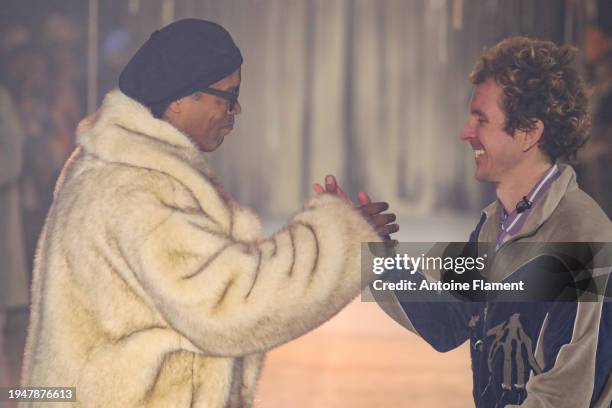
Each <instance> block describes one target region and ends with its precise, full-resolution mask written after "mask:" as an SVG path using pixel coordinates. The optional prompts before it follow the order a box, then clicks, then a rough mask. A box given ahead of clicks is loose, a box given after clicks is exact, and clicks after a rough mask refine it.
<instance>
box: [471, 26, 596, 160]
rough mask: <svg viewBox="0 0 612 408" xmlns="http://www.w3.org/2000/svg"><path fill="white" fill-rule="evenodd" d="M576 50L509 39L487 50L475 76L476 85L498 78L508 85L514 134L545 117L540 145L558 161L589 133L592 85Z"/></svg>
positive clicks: (506, 101)
mask: <svg viewBox="0 0 612 408" xmlns="http://www.w3.org/2000/svg"><path fill="white" fill-rule="evenodd" d="M575 54H576V51H575V49H574V48H572V47H569V46H557V45H556V44H554V43H552V42H550V41H543V40H536V39H531V38H526V37H513V38H508V39H505V40H503V41H501V42H499V43H498V44H497V45H495V46H493V47H491V48H489V49H487V50H485V51H484V53H483V54H482V56H481V57H480V60H479V61H478V62H477V63H476V65H475V66H474V69H473V70H472V72H471V74H470V77H469V78H470V81H472V83H473V84H474V85H478V84H480V83H482V82H484V81H486V80H487V79H488V78H491V77H492V78H494V79H495V81H496V82H497V84H498V85H499V86H500V87H501V88H502V91H503V97H502V101H501V104H502V108H503V110H504V112H505V114H506V125H505V131H506V132H508V133H509V134H511V135H514V132H515V131H516V130H521V131H529V130H533V129H534V126H535V124H536V122H537V121H538V120H541V121H542V123H543V124H544V132H543V134H542V137H541V138H540V142H539V146H540V149H542V151H543V152H544V153H546V154H547V155H548V156H549V157H550V158H551V160H552V161H553V162H554V161H556V160H557V159H558V158H561V159H568V160H569V159H573V158H574V157H575V155H576V152H577V150H578V149H579V148H580V147H581V146H582V145H584V143H585V142H586V141H587V138H588V132H589V128H590V113H589V106H588V95H587V87H586V85H585V84H584V82H583V80H582V79H581V78H580V75H579V74H578V72H577V71H576V69H575V68H573V67H572V63H573V60H574V56H575Z"/></svg>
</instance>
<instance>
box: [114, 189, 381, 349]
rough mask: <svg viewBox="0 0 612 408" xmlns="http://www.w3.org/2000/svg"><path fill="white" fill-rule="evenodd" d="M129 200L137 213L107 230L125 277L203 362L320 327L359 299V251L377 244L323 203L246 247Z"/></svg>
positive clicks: (358, 224)
mask: <svg viewBox="0 0 612 408" xmlns="http://www.w3.org/2000/svg"><path fill="white" fill-rule="evenodd" d="M129 199H130V200H133V202H134V203H137V206H136V205H135V206H133V207H130V209H129V211H131V212H132V213H131V214H125V213H124V214H123V215H122V216H121V218H122V219H123V221H122V220H120V221H117V222H116V224H114V229H115V233H114V235H115V239H116V240H117V241H118V244H119V247H120V250H121V252H122V254H123V255H124V257H125V258H126V259H125V260H126V263H127V264H128V265H129V266H130V268H129V273H133V274H134V275H135V277H136V279H137V281H138V282H139V284H140V285H141V286H142V288H143V289H144V292H145V293H146V294H147V296H149V297H150V301H151V302H152V303H153V304H154V305H155V307H156V308H157V310H158V311H159V312H160V313H161V315H162V316H163V317H164V318H165V319H166V320H167V322H168V323H169V324H170V325H171V326H172V327H173V328H174V329H175V330H177V331H178V332H180V333H181V334H183V335H184V336H185V337H186V338H188V339H189V340H190V341H191V342H192V343H193V344H195V345H196V346H197V347H198V348H200V349H201V350H202V351H203V352H204V353H207V354H211V355H218V356H234V355H246V354H250V353H254V352H258V351H262V350H267V349H270V348H272V347H275V346H278V345H279V344H282V343H284V342H287V341H289V340H291V339H294V338H296V337H298V336H300V335H302V334H304V333H306V332H307V331H309V330H311V329H313V328H315V327H317V326H318V325H320V324H322V323H323V322H325V321H326V320H328V319H329V318H330V317H332V316H333V315H334V314H336V313H337V312H338V311H339V310H340V309H341V308H342V307H344V306H345V305H346V304H347V303H348V302H349V301H350V300H351V299H353V298H354V297H355V296H356V295H357V294H358V292H359V290H360V286H361V279H360V243H361V242H362V241H374V240H377V239H378V236H377V234H376V232H375V231H374V229H373V228H372V226H370V224H369V223H368V222H367V221H366V220H365V219H364V218H363V216H362V215H361V214H360V213H359V211H357V210H355V209H354V208H353V207H352V205H351V204H350V203H348V202H347V201H345V200H343V199H340V198H337V197H334V196H333V195H331V194H323V195H320V196H318V197H315V198H314V199H313V200H311V201H310V202H309V203H308V204H307V205H306V207H305V210H304V211H302V212H300V213H298V214H297V215H296V216H295V217H294V218H293V219H292V220H291V221H290V222H289V223H288V224H287V225H286V226H285V227H284V228H283V229H282V230H281V231H279V232H278V233H276V234H275V235H274V236H273V237H271V238H270V239H268V240H265V241H258V242H251V243H248V242H239V241H236V240H235V239H234V238H233V237H232V236H231V235H229V234H227V233H224V232H223V231H221V230H220V229H219V228H216V227H215V223H214V221H213V220H212V219H211V218H209V217H207V216H206V215H205V214H204V213H203V212H200V211H187V210H181V209H177V208H175V207H172V206H168V205H167V204H165V203H163V202H161V201H159V199H158V198H157V197H156V196H155V195H153V194H149V193H148V192H142V193H138V192H131V193H130V198H129ZM125 220H129V222H125ZM134 228H138V229H140V231H139V232H140V238H139V239H135V238H134ZM128 237H129V238H128Z"/></svg>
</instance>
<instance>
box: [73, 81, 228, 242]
mask: <svg viewBox="0 0 612 408" xmlns="http://www.w3.org/2000/svg"><path fill="white" fill-rule="evenodd" d="M77 144H78V145H79V146H80V148H81V149H82V150H84V151H85V152H86V153H89V154H92V155H94V156H96V157H99V158H100V159H102V160H105V161H107V162H112V163H121V164H126V165H129V166H133V167H140V168H144V169H151V170H156V171H160V172H162V173H164V174H168V175H170V176H172V177H174V178H175V179H177V180H178V181H180V182H181V183H182V184H184V185H185V186H186V187H187V188H188V189H189V190H190V191H191V193H192V194H193V196H194V197H195V198H196V200H198V201H199V203H200V205H201V206H202V207H203V206H204V205H205V206H206V212H207V213H208V214H209V215H210V216H211V217H212V218H213V219H214V220H215V221H216V222H217V223H218V224H219V225H220V226H221V227H222V228H223V229H225V230H231V228H232V226H231V222H232V221H231V220H232V214H231V211H232V210H231V206H230V205H228V203H227V200H226V199H225V198H224V197H223V195H222V193H221V191H220V189H219V188H218V187H217V185H218V183H217V182H216V177H215V175H214V174H213V173H212V171H211V170H210V169H209V167H208V165H207V164H206V161H205V159H204V155H203V153H202V152H201V151H200V150H198V148H197V146H196V144H195V143H194V142H193V141H192V140H191V139H190V138H189V137H188V136H187V135H185V134H184V133H182V132H180V131H179V130H178V129H176V128H175V127H174V126H172V125H171V124H170V123H168V122H166V121H163V120H160V119H156V118H154V117H153V115H152V114H151V112H150V111H149V109H147V108H146V107H145V106H143V105H141V104H140V103H138V102H136V101H135V100H133V99H131V98H129V97H128V96H126V95H124V94H123V93H122V92H121V91H119V90H114V91H111V92H110V93H108V94H107V95H106V97H105V98H104V102H103V104H102V107H101V108H100V109H99V110H98V112H96V113H95V114H93V115H91V116H90V117H88V118H86V119H84V120H83V121H82V122H81V123H80V124H79V127H78V128H77Z"/></svg>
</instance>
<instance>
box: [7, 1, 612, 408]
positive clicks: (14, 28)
mask: <svg viewBox="0 0 612 408" xmlns="http://www.w3.org/2000/svg"><path fill="white" fill-rule="evenodd" d="M611 9H612V1H610V0H514V1H503V0H216V1H213V0H146V1H145V0H2V2H1V4H0V329H1V328H3V330H2V331H4V333H5V336H4V337H3V336H0V346H1V347H0V350H3V352H0V386H2V385H9V384H10V385H17V384H18V382H19V370H20V361H21V353H22V349H23V342H24V337H25V330H26V327H27V318H28V310H27V305H28V297H27V286H28V285H29V280H30V278H31V268H32V260H33V258H34V251H35V246H36V241H37V239H38V235H39V234H40V230H41V228H42V225H43V223H44V219H45V216H46V212H47V210H48V208H49V206H50V204H51V202H52V191H53V186H54V183H55V179H56V177H57V175H58V173H59V171H60V170H61V167H62V165H63V162H64V160H65V159H66V158H67V156H68V155H69V154H70V152H71V150H72V149H73V147H74V142H75V136H74V130H75V127H76V125H77V123H78V122H79V120H80V119H81V118H83V117H84V115H86V114H87V113H88V112H92V111H94V110H95V109H96V108H97V107H98V106H99V104H100V103H101V101H102V99H103V97H104V95H105V93H107V92H108V91H109V90H111V89H113V88H114V87H115V86H116V83H117V77H118V74H119V72H120V71H121V69H122V68H123V66H124V65H125V63H126V62H127V61H128V60H129V58H130V57H131V56H132V54H133V53H134V52H135V51H136V49H138V47H139V46H140V45H141V44H142V43H143V42H144V41H145V40H146V39H147V38H148V36H149V35H150V33H151V32H152V31H153V30H155V29H157V28H159V27H161V26H163V25H165V24H167V23H169V22H171V21H173V20H176V19H179V18H185V17H198V18H205V19H208V20H212V21H215V22H217V23H220V24H221V25H223V26H224V27H225V28H227V29H228V30H229V31H230V33H231V34H232V36H233V38H234V40H235V41H236V43H237V44H238V45H239V47H240V48H241V51H242V53H243V56H244V60H245V62H244V65H243V68H242V78H243V83H242V86H241V94H240V102H241V105H242V108H243V110H242V114H241V115H240V117H239V119H238V121H237V126H236V127H235V130H234V132H233V133H232V134H231V135H230V136H229V137H228V138H226V141H225V143H224V144H223V146H222V147H221V148H220V149H219V150H218V151H216V152H214V153H212V154H210V161H211V163H212V165H213V168H214V169H216V171H217V172H218V174H219V177H220V179H221V181H222V182H223V184H224V185H225V186H226V188H227V190H228V191H230V192H231V193H232V194H233V195H234V196H235V197H236V198H237V199H238V201H240V202H242V203H244V204H246V205H249V206H252V207H253V208H254V209H256V210H257V212H258V213H259V214H261V216H262V217H263V220H264V223H265V226H266V231H268V232H269V233H272V232H273V231H274V230H275V229H277V228H278V227H280V226H281V225H282V224H283V223H284V222H285V220H286V219H287V218H288V217H289V216H290V214H291V213H293V212H295V211H296V210H298V209H299V208H300V206H301V205H302V204H303V203H304V201H306V200H307V199H308V198H309V197H310V196H311V188H310V186H311V184H312V182H314V181H321V180H322V178H323V177H324V175H325V174H329V173H331V174H335V175H336V176H337V177H338V180H339V181H340V183H341V185H342V186H343V187H344V188H345V190H346V191H348V192H350V193H351V194H353V195H354V194H355V193H356V192H357V191H359V190H365V191H367V192H368V193H370V195H371V196H372V197H373V198H374V199H376V200H378V199H381V200H385V201H388V202H389V203H390V204H391V207H392V210H393V211H394V212H395V213H397V214H398V216H399V220H400V225H401V228H402V229H401V231H400V233H399V234H398V238H399V239H400V240H404V241H411V240H412V241H436V240H438V241H451V240H465V239H467V236H468V235H469V232H470V231H471V228H472V227H473V226H474V225H475V223H476V221H477V220H478V217H479V210H480V208H482V207H483V206H484V205H485V204H486V203H488V202H489V201H491V200H492V199H493V191H492V188H491V186H486V185H480V184H479V183H477V182H476V181H475V180H474V178H473V171H474V164H473V152H472V150H471V148H469V146H467V145H464V144H462V143H461V142H460V140H459V130H460V129H461V126H462V124H463V120H464V119H465V117H466V114H467V105H468V102H469V97H470V92H471V85H470V83H469V81H468V80H467V75H468V74H469V72H470V70H471V67H472V65H473V64H474V62H475V61H476V59H477V57H478V56H479V54H480V53H481V51H482V50H483V47H485V46H490V45H493V44H495V43H496V42H498V41H499V40H501V39H503V38H505V37H508V36H512V35H528V36H534V37H539V38H544V39H550V40H553V41H555V42H557V43H565V44H572V45H574V46H576V47H577V48H579V49H580V51H581V52H580V54H579V59H578V61H577V64H578V67H579V69H580V70H581V72H582V73H583V74H584V75H585V77H586V78H587V79H588V81H589V82H590V84H591V85H592V87H593V95H592V102H593V112H594V126H593V131H592V135H591V141H590V142H589V144H588V145H587V147H586V148H585V149H584V151H583V153H582V154H581V156H580V157H579V162H578V163H577V169H578V171H579V182H580V184H581V186H582V187H583V188H585V189H586V190H587V191H588V192H589V193H590V194H591V195H592V196H593V197H594V198H595V199H596V200H597V201H598V202H599V203H600V205H601V206H602V207H603V208H604V209H605V210H606V211H607V213H608V216H611V215H612V193H611V192H612V189H610V188H609V187H608V185H609V182H607V178H609V176H610V174H611V172H610V170H611V168H610V166H611V164H610V163H612V153H611V150H612V142H611V138H612V125H611V123H610V122H611V121H612V46H611V44H612V27H611V25H612V13H611ZM466 347H467V346H466V345H464V347H461V348H460V349H458V350H456V351H453V352H451V353H447V354H444V355H441V354H438V353H436V352H435V351H434V350H433V349H431V348H430V347H429V346H427V345H426V344H425V343H424V342H422V341H420V340H419V339H418V338H417V337H416V336H414V335H412V334H410V333H408V332H406V331H404V330H403V329H402V328H400V327H399V326H398V325H396V324H395V323H394V322H393V321H392V320H390V319H389V318H388V317H387V316H386V315H384V313H383V312H381V311H380V310H379V309H378V308H377V306H376V305H375V304H369V303H361V302H359V300H357V301H356V302H354V303H353V304H351V305H350V306H349V307H348V308H347V309H346V310H345V311H343V312H342V313H340V314H339V315H338V316H337V317H336V318H334V319H332V320H331V321H330V322H328V323H327V324H326V325H324V326H323V327H321V328H320V329H318V330H316V331H314V332H313V333H310V334H309V335H307V336H305V337H303V338H301V339H299V340H297V341H295V342H293V343H290V344H288V345H285V346H282V347H280V348H279V349H277V350H274V351H273V352H272V353H270V355H269V358H268V362H267V364H266V366H265V369H264V371H263V374H262V379H261V382H260V387H259V392H258V397H257V404H258V405H257V406H258V407H287V406H290V407H348V406H350V407H397V406H410V407H421V406H422V407H432V406H444V407H446V406H448V407H469V406H473V403H472V400H471V385H472V384H471V372H470V363H469V356H468V350H467V348H466ZM0 406H2V403H0Z"/></svg>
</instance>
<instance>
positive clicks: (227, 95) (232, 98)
mask: <svg viewBox="0 0 612 408" xmlns="http://www.w3.org/2000/svg"><path fill="white" fill-rule="evenodd" d="M200 92H203V93H206V94H209V95H215V96H219V97H221V98H223V99H225V100H226V101H227V112H228V113H232V112H234V109H235V108H236V104H237V103H238V92H228V91H222V90H220V89H215V88H204V89H200Z"/></svg>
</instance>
